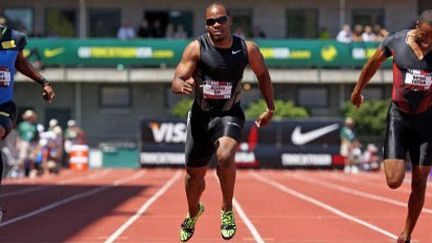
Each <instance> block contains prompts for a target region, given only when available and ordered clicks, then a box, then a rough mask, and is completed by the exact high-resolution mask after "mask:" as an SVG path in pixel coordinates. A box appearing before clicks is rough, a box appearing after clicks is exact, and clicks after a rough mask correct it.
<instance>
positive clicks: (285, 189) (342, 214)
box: [251, 172, 398, 240]
mask: <svg viewBox="0 0 432 243" xmlns="http://www.w3.org/2000/svg"><path fill="white" fill-rule="evenodd" d="M251 174H252V176H254V177H255V178H256V179H257V180H259V181H261V182H264V183H266V184H268V185H270V186H272V187H274V188H276V189H278V190H280V191H282V192H285V193H288V194H290V195H292V196H294V197H297V198H299V199H302V200H304V201H306V202H309V203H311V204H314V205H316V206H318V207H321V208H324V209H326V210H328V211H330V212H332V213H334V214H336V215H338V216H340V217H342V218H344V219H347V220H350V221H353V222H355V223H357V224H360V225H363V226H365V227H366V228H369V229H371V230H373V231H376V232H378V233H381V234H383V235H385V236H387V237H389V238H391V239H393V240H396V239H397V238H398V236H396V235H394V234H392V233H390V232H388V231H386V230H384V229H382V228H380V227H378V226H376V225H373V224H370V223H368V222H366V221H363V220H361V219H358V218H356V217H354V216H352V215H349V214H347V213H345V212H342V211H341V210H339V209H336V208H334V207H332V206H330V205H328V204H326V203H323V202H321V201H319V200H317V199H314V198H312V197H309V196H307V195H305V194H303V193H300V192H297V191H295V190H293V189H291V188H288V187H287V186H285V185H282V184H280V183H278V182H275V181H273V180H270V179H268V178H266V177H263V176H261V175H258V174H257V173H255V172H251Z"/></svg>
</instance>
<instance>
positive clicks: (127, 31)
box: [117, 20, 135, 40]
mask: <svg viewBox="0 0 432 243" xmlns="http://www.w3.org/2000/svg"><path fill="white" fill-rule="evenodd" d="M117 38H119V39H121V40H129V39H133V38H135V30H134V29H133V28H132V27H131V26H130V24H129V21H127V20H125V21H123V23H122V25H121V26H120V28H119V30H118V32H117Z"/></svg>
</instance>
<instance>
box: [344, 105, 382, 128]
mask: <svg viewBox="0 0 432 243" xmlns="http://www.w3.org/2000/svg"><path fill="white" fill-rule="evenodd" d="M389 103H390V101H389V100H371V101H365V102H364V103H363V104H362V106H360V108H359V109H357V108H356V107H355V106H353V105H352V104H351V102H350V101H347V102H346V103H345V106H344V114H345V117H348V116H349V117H352V118H353V119H354V121H355V129H356V132H357V134H358V135H360V136H382V135H384V133H385V129H386V119H387V110H388V106H389Z"/></svg>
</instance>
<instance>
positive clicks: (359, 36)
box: [352, 24, 363, 42]
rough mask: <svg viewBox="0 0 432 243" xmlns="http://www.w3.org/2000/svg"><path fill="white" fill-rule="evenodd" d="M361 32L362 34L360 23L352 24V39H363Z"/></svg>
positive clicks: (356, 40)
mask: <svg viewBox="0 0 432 243" xmlns="http://www.w3.org/2000/svg"><path fill="white" fill-rule="evenodd" d="M362 34H363V26H362V25H360V24H356V25H355V26H354V32H353V35H352V40H353V41H354V42H360V41H363V39H362Z"/></svg>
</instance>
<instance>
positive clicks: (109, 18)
mask: <svg viewBox="0 0 432 243" xmlns="http://www.w3.org/2000/svg"><path fill="white" fill-rule="evenodd" d="M88 26H89V29H88V36H89V37H108V38H113V37H116V36H117V31H118V28H119V27H120V9H90V10H89V18H88Z"/></svg>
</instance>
